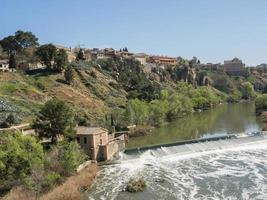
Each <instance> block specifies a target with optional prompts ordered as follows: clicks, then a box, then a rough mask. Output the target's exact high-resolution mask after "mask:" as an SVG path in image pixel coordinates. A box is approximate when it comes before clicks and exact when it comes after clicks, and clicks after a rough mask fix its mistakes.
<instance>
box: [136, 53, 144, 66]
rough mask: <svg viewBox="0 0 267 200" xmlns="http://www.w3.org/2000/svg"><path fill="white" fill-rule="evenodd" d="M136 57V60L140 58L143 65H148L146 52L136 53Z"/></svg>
mask: <svg viewBox="0 0 267 200" xmlns="http://www.w3.org/2000/svg"><path fill="white" fill-rule="evenodd" d="M134 58H135V60H138V61H139V62H140V63H141V65H146V64H147V62H146V60H147V55H146V54H144V53H137V54H134Z"/></svg>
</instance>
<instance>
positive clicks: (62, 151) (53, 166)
mask: <svg viewBox="0 0 267 200" xmlns="http://www.w3.org/2000/svg"><path fill="white" fill-rule="evenodd" d="M47 159H48V160H47V161H46V168H47V170H49V171H53V172H56V173H58V174H60V175H62V176H69V175H72V174H73V173H75V172H76V169H77V167H78V166H79V165H80V164H82V163H83V162H84V161H85V159H86V155H85V153H84V152H83V150H82V149H81V147H80V146H79V145H78V144H77V142H76V141H72V142H66V141H63V142H61V143H59V144H58V145H55V146H53V147H52V148H51V150H50V152H49V153H48V157H47Z"/></svg>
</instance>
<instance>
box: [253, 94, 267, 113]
mask: <svg viewBox="0 0 267 200" xmlns="http://www.w3.org/2000/svg"><path fill="white" fill-rule="evenodd" d="M255 107H256V112H257V113H260V112H262V111H267V94H263V95H259V96H258V97H257V98H256V100H255Z"/></svg>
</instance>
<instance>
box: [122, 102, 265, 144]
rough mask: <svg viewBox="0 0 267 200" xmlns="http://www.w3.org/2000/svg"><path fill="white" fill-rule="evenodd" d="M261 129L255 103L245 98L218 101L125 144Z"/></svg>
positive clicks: (160, 141)
mask: <svg viewBox="0 0 267 200" xmlns="http://www.w3.org/2000/svg"><path fill="white" fill-rule="evenodd" d="M260 130H262V123H260V121H259V120H257V119H256V116H255V105H254V102H252V101H244V102H240V103H234V104H232V103H229V104H220V105H218V106H216V107H214V108H212V109H209V110H204V111H202V112H195V113H193V114H190V115H187V116H184V117H183V118H179V119H177V120H175V121H173V122H169V123H168V124H165V125H164V126H161V127H159V128H154V129H153V130H152V132H151V134H147V135H145V136H141V137H133V138H131V139H130V140H129V142H128V143H127V144H126V146H127V148H136V147H141V146H149V145H156V144H161V143H171V142H173V141H179V140H191V139H196V138H201V137H209V136H211V135H216V136H221V135H226V134H228V133H229V134H235V133H241V132H253V131H260Z"/></svg>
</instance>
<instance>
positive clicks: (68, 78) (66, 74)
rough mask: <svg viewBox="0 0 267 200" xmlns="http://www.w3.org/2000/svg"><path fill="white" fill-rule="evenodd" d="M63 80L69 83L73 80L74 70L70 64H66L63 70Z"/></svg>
mask: <svg viewBox="0 0 267 200" xmlns="http://www.w3.org/2000/svg"><path fill="white" fill-rule="evenodd" d="M64 77H65V81H66V83H67V84H69V85H70V84H71V83H72V82H73V80H74V70H73V66H72V65H68V66H67V68H66V69H65V72H64Z"/></svg>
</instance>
